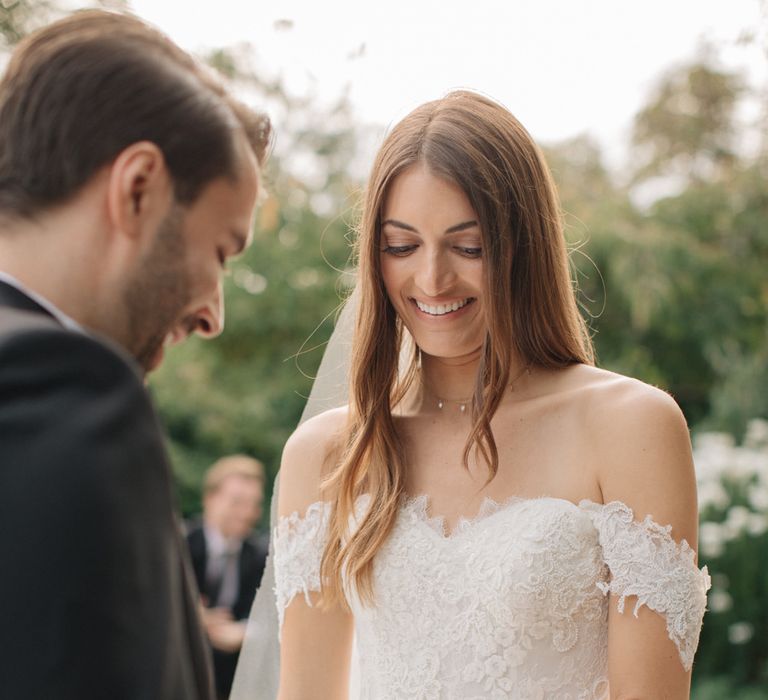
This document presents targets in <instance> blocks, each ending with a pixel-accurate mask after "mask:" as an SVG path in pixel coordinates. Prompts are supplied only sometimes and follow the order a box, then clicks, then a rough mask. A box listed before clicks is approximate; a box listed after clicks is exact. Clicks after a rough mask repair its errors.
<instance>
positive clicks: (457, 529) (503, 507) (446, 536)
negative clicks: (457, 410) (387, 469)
mask: <svg viewBox="0 0 768 700" xmlns="http://www.w3.org/2000/svg"><path fill="white" fill-rule="evenodd" d="M369 499H370V494H368V493H362V494H360V495H359V496H357V498H356V499H355V506H354V507H355V511H357V509H358V507H360V505H361V504H362V507H365V505H366V502H367V501H368V500H369ZM430 500H431V498H430V495H429V494H427V493H421V494H418V495H416V496H411V495H410V494H407V493H404V494H402V495H401V497H400V503H399V505H398V514H399V515H401V514H402V513H405V512H411V513H413V515H414V516H415V517H416V519H417V520H419V521H420V522H422V523H424V524H425V525H427V526H428V527H429V529H430V530H432V531H433V532H434V534H435V535H436V536H438V537H439V538H440V539H441V540H444V541H445V542H450V541H452V540H454V539H455V538H456V537H459V536H461V535H462V534H463V533H464V532H468V531H470V530H474V529H475V528H476V527H477V526H478V525H479V524H480V523H483V522H484V521H486V520H487V519H488V518H491V517H493V516H495V515H496V514H498V513H500V512H505V511H508V510H510V509H511V507H512V506H513V505H518V504H521V503H535V502H544V501H549V502H556V503H564V504H566V505H567V506H570V507H572V508H575V509H577V510H579V511H585V512H588V511H591V512H593V513H594V512H599V511H601V510H603V509H606V508H610V507H613V508H617V509H619V510H623V511H624V512H625V514H626V515H625V517H626V518H627V519H631V520H633V519H634V515H633V511H632V509H631V508H630V507H629V506H627V505H626V504H625V503H623V502H622V501H618V500H614V501H609V502H608V503H598V502H597V501H593V500H591V499H588V498H583V499H581V500H580V501H579V502H578V503H574V502H573V501H571V500H568V499H567V498H561V497H559V496H549V495H542V496H529V497H526V496H518V495H513V496H510V497H508V498H506V499H503V500H502V501H497V500H495V499H494V498H492V497H490V496H485V497H484V498H483V500H482V502H481V503H480V507H479V508H478V511H477V513H475V515H473V516H469V517H466V516H460V517H459V519H458V521H457V524H456V525H455V526H454V527H453V528H452V529H451V531H450V532H446V527H445V516H444V515H429V514H428V513H427V508H428V505H429V502H430ZM330 507H331V502H330V501H323V500H318V501H314V502H312V503H310V504H309V505H308V506H307V508H306V510H305V511H304V514H303V515H299V513H298V511H294V512H293V513H291V514H290V515H288V516H280V517H279V518H278V523H279V522H280V521H282V520H284V519H290V520H294V519H299V520H304V519H305V518H307V517H308V516H309V513H310V511H311V510H316V509H322V510H328V509H329V508H330ZM647 517H650V516H647Z"/></svg>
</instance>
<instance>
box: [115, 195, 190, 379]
mask: <svg viewBox="0 0 768 700" xmlns="http://www.w3.org/2000/svg"><path fill="white" fill-rule="evenodd" d="M181 219H182V217H181V209H180V208H179V207H177V206H174V207H173V208H172V209H171V211H170V212H169V213H168V215H167V216H166V217H165V218H164V219H163V221H162V222H161V223H160V225H159V227H158V230H157V234H156V235H155V241H154V243H153V245H152V248H151V249H150V251H149V253H147V255H146V257H145V259H144V261H143V264H142V265H140V267H139V272H138V274H137V275H136V276H135V277H134V279H133V280H132V281H131V282H130V283H129V284H128V286H127V287H126V290H125V295H124V305H125V313H126V316H127V319H126V320H127V326H128V338H129V343H130V345H129V350H130V352H131V354H132V355H133V356H134V357H135V358H136V360H137V362H138V363H139V364H140V365H141V366H142V367H143V368H144V371H145V372H149V371H151V370H153V369H155V368H156V367H157V366H158V365H159V363H160V361H161V360H162V352H163V345H164V343H165V339H166V338H167V336H168V334H169V333H170V332H171V331H172V330H173V329H174V328H175V327H176V326H178V325H183V326H184V329H185V331H186V332H187V333H190V332H192V331H194V328H195V327H196V325H197V322H196V320H195V319H193V318H191V317H189V318H180V314H181V312H182V310H183V309H184V307H185V306H187V304H189V302H190V299H191V297H190V287H191V284H190V279H189V273H188V271H187V268H186V257H187V248H186V244H185V241H184V232H183V230H182V225H181Z"/></svg>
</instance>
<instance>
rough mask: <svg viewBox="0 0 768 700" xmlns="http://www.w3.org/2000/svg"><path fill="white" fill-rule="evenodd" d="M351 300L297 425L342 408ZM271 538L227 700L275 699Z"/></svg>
mask: <svg viewBox="0 0 768 700" xmlns="http://www.w3.org/2000/svg"><path fill="white" fill-rule="evenodd" d="M357 298H358V292H357V291H354V292H353V293H352V294H351V296H350V297H349V298H348V299H347V301H346V303H345V304H344V307H343V309H342V311H341V313H340V314H339V317H338V320H337V322H336V326H335V328H334V331H333V334H332V335H331V339H330V340H329V342H328V345H327V347H326V349H325V353H324V355H323V360H322V362H321V363H320V368H319V370H318V372H317V377H316V379H315V381H314V384H313V386H312V391H311V392H310V395H309V399H308V400H307V404H306V406H305V407H304V412H303V413H302V416H301V421H300V423H303V422H304V421H306V420H308V419H309V418H311V417H312V416H315V415H317V414H318V413H322V412H323V411H325V410H328V409H330V408H336V407H338V406H343V405H344V404H346V403H348V397H349V383H348V380H349V365H350V362H349V355H350V348H351V343H352V331H353V328H354V323H355V316H356V309H357ZM279 487H280V475H279V474H278V475H277V477H276V478H275V485H274V490H273V495H272V507H271V512H270V527H274V524H275V523H276V522H277V495H278V489H279ZM271 539H272V538H270V545H269V555H268V557H267V565H266V569H265V570H264V576H263V577H262V580H261V586H260V587H259V590H258V592H257V594H256V599H255V601H254V603H253V607H252V609H251V615H250V618H249V620H248V628H247V631H246V636H245V642H244V644H243V648H242V650H241V652H240V660H239V662H238V665H237V672H236V674H235V681H234V685H233V687H232V694H231V695H230V700H275V698H276V697H277V690H278V680H279V676H280V645H279V642H278V621H277V607H276V603H275V593H274V587H275V569H274V563H273V560H274V552H273V545H272V541H271Z"/></svg>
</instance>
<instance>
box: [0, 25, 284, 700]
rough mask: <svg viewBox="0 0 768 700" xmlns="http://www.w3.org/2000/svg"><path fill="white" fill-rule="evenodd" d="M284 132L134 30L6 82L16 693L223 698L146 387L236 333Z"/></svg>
mask: <svg viewBox="0 0 768 700" xmlns="http://www.w3.org/2000/svg"><path fill="white" fill-rule="evenodd" d="M269 134H270V128H269V121H268V120H267V119H266V117H264V115H261V114H258V113H255V112H252V111H251V110H249V109H248V108H246V107H245V106H244V105H242V104H240V103H238V102H236V101H235V100H234V99H232V98H231V97H230V96H229V95H228V94H227V93H226V91H225V90H224V88H223V87H222V86H221V85H220V84H219V83H218V82H217V81H216V80H215V79H213V78H212V76H211V75H210V74H209V73H208V71H207V70H205V69H203V67H202V66H200V65H198V63H197V62H196V61H195V60H194V59H192V57H190V56H189V55H188V54H186V53H185V52H183V51H182V50H181V49H179V48H178V47H177V46H176V45H175V44H173V43H172V42H171V41H170V40H169V39H167V38H166V37H165V36H164V35H163V34H161V33H160V32H158V31H157V30H155V29H153V28H151V27H149V26H148V25H146V24H144V23H143V22H141V21H140V20H138V19H136V18H135V17H132V16H130V15H123V14H118V13H111V12H96V11H92V12H82V13H76V14H74V15H72V16H71V17H68V18H66V19H64V20H61V21H59V22H56V23H54V24H52V25H50V26H48V27H46V28H44V29H42V30H41V31H39V32H37V33H35V34H33V35H30V36H29V37H27V38H26V39H25V40H24V41H22V42H21V43H20V44H19V46H18V47H17V48H16V50H15V52H14V53H13V55H12V56H11V58H10V62H9V63H8V65H7V69H6V71H5V75H4V76H3V79H2V81H1V82H0V556H2V571H3V575H2V577H0V601H1V602H0V649H2V652H0V695H1V696H2V697H3V698H25V699H26V700H38V699H39V700H50V699H51V698H56V699H57V700H74V699H75V698H76V699H77V700H103V699H104V698H109V699H110V700H136V699H137V698H147V699H149V698H153V699H156V700H208V698H212V697H213V695H214V690H213V677H212V672H211V662H210V652H209V649H208V648H207V645H206V642H205V637H204V633H203V629H202V625H201V620H200V617H199V610H198V593H197V590H196V586H195V584H194V580H193V578H192V572H191V568H190V566H189V561H188V553H187V547H186V545H185V543H184V541H183V536H182V534H181V532H180V529H179V526H178V516H177V513H176V511H175V508H174V503H173V495H172V475H171V470H170V464H169V459H168V455H167V452H166V448H165V445H164V442H163V436H162V430H161V427H160V425H159V423H158V420H157V417H156V414H155V410H154V407H153V405H152V402H151V400H150V397H149V395H148V393H147V391H146V389H145V386H144V380H145V374H146V373H147V372H149V371H150V370H152V369H154V368H155V367H157V366H158V365H159V364H160V362H161V361H162V358H163V352H164V347H165V346H166V345H167V344H168V343H170V342H178V341H180V340H182V339H184V338H185V337H187V336H188V335H191V334H192V333H198V334H200V335H202V336H204V337H213V336H216V335H218V334H219V333H220V331H221V329H222V325H223V308H222V296H221V276H222V270H223V266H224V262H225V260H226V259H227V258H228V257H230V256H233V255H236V254H237V253H239V252H241V251H242V250H243V249H244V248H245V247H246V246H247V245H248V243H249V241H250V231H251V226H252V219H253V213H254V207H255V204H256V200H257V195H258V191H259V186H260V166H261V164H262V162H263V160H264V157H265V153H266V149H267V145H268V143H269Z"/></svg>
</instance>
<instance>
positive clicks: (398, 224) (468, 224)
mask: <svg viewBox="0 0 768 700" xmlns="http://www.w3.org/2000/svg"><path fill="white" fill-rule="evenodd" d="M385 226H394V227H395V228H400V229H403V230H404V231H411V232H412V233H418V232H419V231H418V230H417V229H416V228H414V227H413V226H411V225H410V224H406V223H403V222H402V221H398V220H397V219H387V220H386V221H384V222H383V223H382V224H381V227H382V228H384V227H385ZM476 226H478V223H477V221H475V220H474V219H472V220H471V221H462V223H460V224H456V225H455V226H450V227H448V228H447V229H445V231H444V232H443V233H459V232H461V231H466V230H467V229H470V228H475V227H476Z"/></svg>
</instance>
